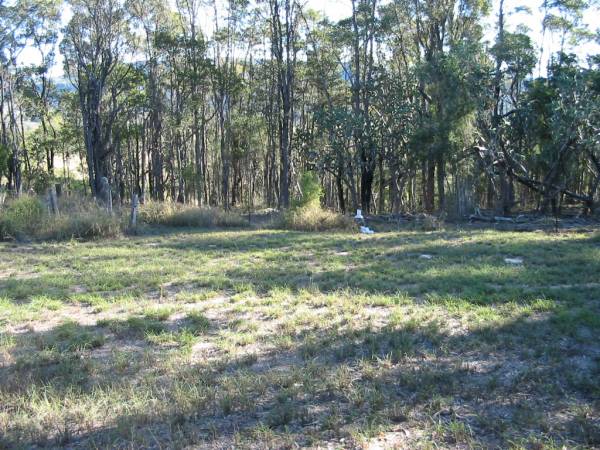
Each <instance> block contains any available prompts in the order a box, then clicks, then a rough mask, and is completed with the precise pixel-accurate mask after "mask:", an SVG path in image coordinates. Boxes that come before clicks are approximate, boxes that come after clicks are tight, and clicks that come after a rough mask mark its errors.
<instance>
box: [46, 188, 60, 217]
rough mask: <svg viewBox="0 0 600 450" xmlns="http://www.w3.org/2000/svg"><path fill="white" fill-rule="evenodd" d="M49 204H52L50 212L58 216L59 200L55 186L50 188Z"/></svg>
mask: <svg viewBox="0 0 600 450" xmlns="http://www.w3.org/2000/svg"><path fill="white" fill-rule="evenodd" d="M48 203H49V204H50V212H51V213H52V214H53V215H55V216H58V215H59V212H58V199H57V198H56V187H55V186H54V185H52V186H50V187H49V188H48Z"/></svg>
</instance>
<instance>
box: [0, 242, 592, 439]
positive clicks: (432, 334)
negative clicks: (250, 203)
mask: <svg viewBox="0 0 600 450" xmlns="http://www.w3.org/2000/svg"><path fill="white" fill-rule="evenodd" d="M425 255H427V256H425ZM506 257H512V258H515V257H521V258H523V264H522V265H511V264H507V263H506V262H505V261H504V259H505V258H506ZM599 406H600V238H599V237H598V235H597V234H596V235H594V234H590V233H583V232H582V233H569V234H558V235H557V234H546V233H500V232H495V231H458V230H457V231H439V232H431V233H423V232H394V233H379V234H375V235H373V236H363V235H356V234H344V233H340V234H335V233H329V234H328V233H320V234H308V233H292V232H284V231H269V230H247V231H227V232H220V231H207V232H201V231H192V230H188V231H177V232H175V231H173V232H164V233H162V234H155V235H145V236H138V237H128V238H122V239H117V240H110V241H97V242H88V243H78V242H68V243H57V244H50V243H45V244H42V243H29V244H11V243H4V244H0V448H2V447H3V446H4V447H8V448H20V447H22V448H31V447H34V446H37V447H44V446H47V447H66V448H157V449H158V448H182V447H183V448H232V447H234V448H277V449H279V448H296V447H297V446H300V447H321V448H373V449H375V448H411V449H412V448H440V447H441V448H447V447H450V448H533V449H541V448H549V449H553V448H562V447H563V446H565V447H567V448H576V447H580V448H590V447H598V446H600V408H599Z"/></svg>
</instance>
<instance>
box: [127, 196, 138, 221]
mask: <svg viewBox="0 0 600 450" xmlns="http://www.w3.org/2000/svg"><path fill="white" fill-rule="evenodd" d="M138 205H139V198H138V195H137V194H133V196H132V198H131V216H130V217H129V227H130V228H136V227H137V212H138Z"/></svg>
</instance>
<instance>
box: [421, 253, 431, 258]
mask: <svg viewBox="0 0 600 450" xmlns="http://www.w3.org/2000/svg"><path fill="white" fill-rule="evenodd" d="M419 259H433V256H432V255H425V254H424V255H421V256H419Z"/></svg>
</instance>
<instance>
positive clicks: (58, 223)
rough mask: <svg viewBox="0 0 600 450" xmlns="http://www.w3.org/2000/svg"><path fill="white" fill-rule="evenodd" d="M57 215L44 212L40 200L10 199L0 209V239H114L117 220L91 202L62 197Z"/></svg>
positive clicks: (24, 196)
mask: <svg viewBox="0 0 600 450" xmlns="http://www.w3.org/2000/svg"><path fill="white" fill-rule="evenodd" d="M59 211H60V213H59V214H58V215H53V214H50V213H49V212H48V208H47V206H46V205H45V204H44V201H43V200H42V199H41V198H39V197H35V196H30V195H23V196H20V197H18V198H14V199H10V200H8V201H7V202H6V204H5V205H4V207H3V208H2V209H1V210H0V238H1V239H44V240H67V239H95V238H101V237H116V236H118V235H119V234H120V233H121V221H120V219H119V217H118V216H117V215H111V214H109V213H108V212H106V210H104V209H103V208H101V207H99V206H98V205H97V204H96V203H94V202H93V201H90V200H89V199H84V198H80V197H68V196H65V197H62V198H61V199H60V200H59Z"/></svg>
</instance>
